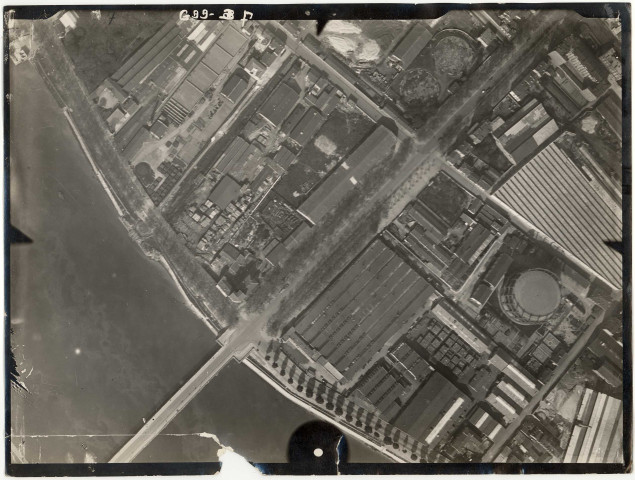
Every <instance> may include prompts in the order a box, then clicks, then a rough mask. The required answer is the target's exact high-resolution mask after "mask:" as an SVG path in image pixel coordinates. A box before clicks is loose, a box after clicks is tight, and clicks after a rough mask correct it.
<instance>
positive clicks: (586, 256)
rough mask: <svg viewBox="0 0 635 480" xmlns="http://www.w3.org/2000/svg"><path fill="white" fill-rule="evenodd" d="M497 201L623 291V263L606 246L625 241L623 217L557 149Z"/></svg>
mask: <svg viewBox="0 0 635 480" xmlns="http://www.w3.org/2000/svg"><path fill="white" fill-rule="evenodd" d="M495 197H497V198H499V199H500V200H501V201H503V202H504V203H506V204H507V205H509V206H510V207H511V208H512V209H513V210H515V211H516V212H518V213H519V214H520V215H522V216H523V217H525V218H526V219H527V220H528V221H529V222H531V223H532V224H533V225H535V226H536V227H537V228H538V229H540V230H541V231H543V232H544V233H545V234H547V235H548V236H549V237H551V238H553V239H554V240H555V241H556V242H558V243H559V244H560V245H561V246H562V247H563V248H564V249H566V250H568V251H569V252H571V253H572V254H573V255H575V256H576V257H578V258H579V259H580V260H582V261H583V262H584V263H586V264H587V265H588V266H589V267H590V268H591V269H593V270H594V271H595V272H596V273H597V274H598V275H600V276H601V277H603V278H604V279H605V280H606V281H608V282H609V283H610V284H611V285H613V286H614V287H615V288H621V285H622V257H621V256H620V254H619V253H618V252H616V251H615V250H613V249H612V248H610V247H608V246H607V245H606V244H605V243H604V242H606V241H620V240H621V239H622V219H621V212H619V211H616V210H614V209H613V208H611V206H609V205H608V204H607V203H605V202H604V200H603V199H602V198H601V197H600V196H599V195H598V194H597V193H596V191H595V190H594V189H593V188H592V186H591V184H590V182H589V181H588V180H587V179H586V177H585V176H584V174H583V173H582V172H581V171H580V170H579V169H578V167H577V166H576V165H575V164H574V163H573V161H572V160H571V159H570V158H569V157H568V156H567V155H566V154H565V153H564V152H563V151H562V150H561V149H560V148H558V147H557V146H556V145H554V144H553V143H552V144H550V145H549V146H547V147H546V148H545V149H544V150H542V151H541V152H540V153H539V154H538V155H536V156H535V157H534V158H533V159H531V160H530V161H529V162H528V163H527V164H526V165H525V166H524V167H523V168H521V169H520V170H519V171H518V172H517V173H516V174H515V175H514V176H513V177H511V178H510V179H509V180H508V181H507V182H506V183H505V184H504V185H503V186H502V187H501V188H500V189H499V190H498V191H497V192H496V193H495Z"/></svg>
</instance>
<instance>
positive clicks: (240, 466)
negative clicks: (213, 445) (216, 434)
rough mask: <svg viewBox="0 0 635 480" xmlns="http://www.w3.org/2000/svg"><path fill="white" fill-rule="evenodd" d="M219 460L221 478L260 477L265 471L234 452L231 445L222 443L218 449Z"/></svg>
mask: <svg viewBox="0 0 635 480" xmlns="http://www.w3.org/2000/svg"><path fill="white" fill-rule="evenodd" d="M218 461H219V462H220V464H221V467H220V472H219V475H220V478H228V479H233V478H260V477H261V476H262V473H264V472H262V471H260V470H259V469H257V468H256V467H255V466H253V465H252V464H250V463H249V462H248V461H247V460H246V459H245V457H243V456H242V455H240V454H238V453H236V452H234V450H233V449H232V448H231V447H226V446H224V445H222V444H221V448H220V449H219V450H218Z"/></svg>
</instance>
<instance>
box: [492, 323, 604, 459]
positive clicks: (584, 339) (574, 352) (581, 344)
mask: <svg viewBox="0 0 635 480" xmlns="http://www.w3.org/2000/svg"><path fill="white" fill-rule="evenodd" d="M603 320H604V314H602V315H598V317H597V318H596V319H595V320H594V321H593V323H591V325H589V326H588V327H587V329H586V331H585V332H584V333H583V334H582V335H580V337H579V338H578V340H577V341H576V342H575V343H574V344H573V347H572V348H571V350H569V352H568V353H567V354H566V355H565V356H564V357H563V358H562V360H560V362H559V363H558V366H557V367H556V369H555V370H554V371H553V373H552V374H551V376H550V377H549V380H548V381H547V383H545V384H544V385H543V386H542V387H541V388H540V390H538V393H536V395H534V397H533V398H532V399H531V400H530V401H529V403H528V404H527V406H526V407H525V408H523V410H522V411H521V412H520V415H518V418H516V419H515V420H514V421H513V422H512V423H510V424H509V425H508V426H507V428H505V429H504V430H503V432H502V433H501V434H500V435H499V436H498V437H497V438H496V441H495V442H494V443H493V444H492V446H491V447H490V448H489V449H488V450H487V452H485V455H483V458H482V459H481V462H483V463H491V462H493V461H494V459H495V458H496V456H497V455H498V452H500V450H501V449H502V448H503V447H504V446H505V444H506V443H507V442H508V441H509V439H510V438H511V437H512V435H513V434H514V433H515V432H516V430H518V428H519V427H520V425H521V424H522V423H523V420H524V419H525V417H526V416H527V415H530V414H531V413H532V412H533V411H534V409H535V408H536V407H537V406H538V403H540V401H542V399H543V398H544V397H545V395H547V393H549V391H550V390H551V389H552V388H553V386H554V385H555V384H556V382H558V380H560V377H562V375H564V373H565V372H566V371H567V369H568V368H569V367H570V366H571V365H572V364H573V362H575V360H576V358H578V355H580V353H581V352H582V350H583V349H584V348H585V347H586V345H587V343H588V342H589V340H590V339H591V336H592V335H593V333H594V332H595V330H596V329H597V327H598V325H600V323H602V321H603Z"/></svg>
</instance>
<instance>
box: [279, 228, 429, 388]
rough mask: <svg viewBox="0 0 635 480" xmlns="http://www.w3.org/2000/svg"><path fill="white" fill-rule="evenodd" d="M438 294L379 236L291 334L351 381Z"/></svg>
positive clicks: (300, 319)
mask: <svg viewBox="0 0 635 480" xmlns="http://www.w3.org/2000/svg"><path fill="white" fill-rule="evenodd" d="M434 292H435V291H434V288H433V287H432V286H430V285H429V284H428V283H427V282H426V281H425V280H424V279H423V278H421V277H419V275H418V274H417V273H416V272H415V271H414V270H413V269H412V268H410V266H409V265H407V264H406V263H405V262H404V261H403V260H402V259H401V258H400V257H398V256H397V255H396V254H395V253H394V252H393V251H392V250H391V249H389V248H388V247H387V246H386V245H384V244H383V242H381V241H379V240H376V241H374V242H373V243H372V244H371V245H370V246H369V247H368V248H367V249H366V250H365V251H364V252H363V253H362V254H361V255H360V256H359V257H358V258H357V259H356V260H354V261H353V262H352V263H351V264H350V265H349V266H348V267H347V268H346V269H345V270H344V272H343V273H342V274H341V275H340V276H339V277H338V278H337V279H336V280H335V281H334V282H333V283H332V284H331V285H330V286H329V287H327V289H326V290H325V291H324V292H322V294H321V295H320V296H319V297H318V298H317V300H316V301H315V302H313V304H311V305H310V306H309V308H308V309H307V310H305V311H304V312H303V314H302V315H301V316H300V318H299V320H298V321H297V323H296V325H295V327H294V329H293V332H291V333H292V334H293V333H296V334H297V335H298V336H299V338H301V339H302V341H303V342H305V344H306V346H307V348H309V349H310V350H311V351H312V352H313V354H314V356H322V357H324V358H325V359H326V361H327V362H328V363H330V364H331V365H332V366H333V367H335V369H336V370H338V371H339V372H340V373H341V374H342V375H343V376H344V377H346V378H347V379H349V380H351V379H352V378H353V377H354V376H355V375H356V374H357V372H359V371H360V370H361V369H363V368H364V366H365V365H366V364H367V363H368V362H369V360H371V358H372V357H373V356H374V354H376V353H377V352H378V351H379V350H380V349H381V348H382V347H383V346H384V345H385V344H386V342H387V341H388V340H389V339H390V338H391V337H392V336H393V335H395V334H396V333H397V332H398V331H399V330H400V329H401V328H402V327H403V326H404V325H406V324H409V323H411V322H412V321H413V320H414V319H416V318H417V316H418V315H420V314H421V313H422V312H423V309H424V306H425V304H426V302H427V301H428V299H429V298H430V297H431V296H432V295H433V294H434Z"/></svg>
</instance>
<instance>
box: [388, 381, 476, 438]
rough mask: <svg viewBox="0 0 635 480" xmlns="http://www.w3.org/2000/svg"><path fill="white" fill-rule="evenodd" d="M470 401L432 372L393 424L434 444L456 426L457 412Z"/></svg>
mask: <svg viewBox="0 0 635 480" xmlns="http://www.w3.org/2000/svg"><path fill="white" fill-rule="evenodd" d="M469 404H470V401H469V398H468V397H467V395H465V394H464V393H462V392H461V391H460V390H459V389H458V388H456V387H455V386H454V385H453V384H452V382H450V381H449V380H448V379H447V378H445V377H444V376H443V375H441V374H440V373H439V372H434V373H433V374H432V376H431V377H430V379H429V380H428V381H427V382H426V383H424V384H423V386H421V387H420V388H419V390H418V391H417V392H416V393H415V395H414V396H413V397H412V398H411V399H410V401H409V402H408V405H406V407H405V408H404V409H403V410H402V412H401V413H400V414H399V416H398V417H397V418H396V419H395V421H394V423H395V426H396V427H398V428H400V429H402V430H404V431H405V432H407V433H408V434H410V435H412V436H413V437H415V438H417V439H418V440H420V441H421V442H424V443H425V444H426V445H429V446H430V447H434V446H435V445H436V444H438V443H439V442H440V441H441V440H442V439H443V438H444V437H445V436H447V435H448V434H450V433H451V432H452V431H453V430H454V429H455V428H456V427H457V426H458V422H457V420H458V418H459V417H460V414H461V413H463V412H464V411H465V410H466V407H468V406H469Z"/></svg>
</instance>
